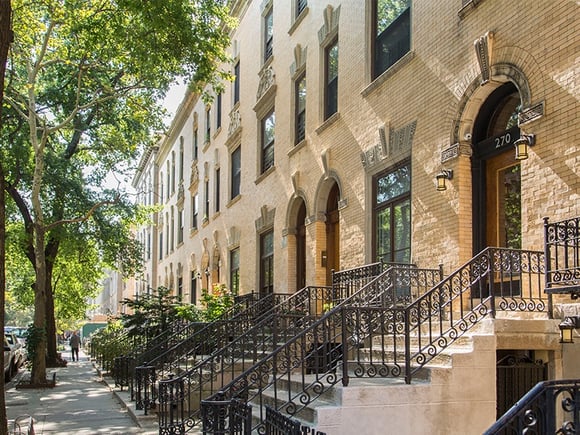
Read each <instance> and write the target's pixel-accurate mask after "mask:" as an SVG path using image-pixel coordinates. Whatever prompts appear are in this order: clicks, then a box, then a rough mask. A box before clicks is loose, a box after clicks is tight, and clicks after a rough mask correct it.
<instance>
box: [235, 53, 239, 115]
mask: <svg viewBox="0 0 580 435" xmlns="http://www.w3.org/2000/svg"><path fill="white" fill-rule="evenodd" d="M238 101H240V61H239V60H238V61H237V62H236V64H235V65H234V105H235V104H236V103H237V102H238Z"/></svg>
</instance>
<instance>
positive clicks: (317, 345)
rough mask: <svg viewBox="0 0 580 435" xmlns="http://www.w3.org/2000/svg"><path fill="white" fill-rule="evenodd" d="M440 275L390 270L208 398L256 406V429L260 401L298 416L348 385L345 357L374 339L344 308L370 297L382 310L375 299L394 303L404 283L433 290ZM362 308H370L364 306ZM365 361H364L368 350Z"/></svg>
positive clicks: (261, 413)
mask: <svg viewBox="0 0 580 435" xmlns="http://www.w3.org/2000/svg"><path fill="white" fill-rule="evenodd" d="M417 271H420V272H419V273H418V272H417ZM440 279H441V271H440V269H416V268H410V267H408V266H404V267H401V266H399V267H396V266H395V267H390V268H388V269H387V270H386V271H385V272H383V273H382V274H380V275H379V277H376V278H375V279H374V280H372V281H370V283H369V284H367V285H365V286H363V287H362V289H360V290H359V291H357V292H354V293H353V294H351V295H350V296H349V297H347V298H345V299H343V300H342V301H341V302H339V303H338V304H337V305H336V306H335V307H334V308H333V309H332V310H331V311H330V312H328V313H326V314H324V315H323V316H322V317H321V318H320V319H318V320H315V319H313V321H310V322H308V323H305V324H303V325H302V328H301V329H299V330H298V332H297V333H296V334H295V335H294V336H292V337H288V338H289V339H288V340H287V341H286V342H285V343H284V344H283V345H281V346H279V347H277V348H276V349H274V350H273V351H271V352H270V353H268V354H267V355H265V356H264V357H263V358H262V359H261V360H260V361H259V362H257V363H256V364H255V365H254V366H252V367H251V368H250V369H249V370H247V371H245V372H244V373H242V374H241V375H240V376H238V377H237V378H235V379H234V380H233V381H232V382H231V383H230V384H228V385H227V386H225V387H224V388H222V389H221V391H220V392H218V393H217V394H215V395H214V396H213V398H212V399H215V400H225V399H228V398H238V399H240V400H246V401H252V402H254V403H256V404H258V405H260V406H259V409H258V411H257V412H258V413H259V418H260V423H259V426H258V428H257V430H258V433H264V431H265V427H264V421H265V409H264V407H263V406H262V405H264V404H265V403H266V402H268V403H275V404H276V405H275V406H276V409H279V410H283V411H284V412H285V413H286V414H288V415H292V416H297V415H299V414H300V411H301V410H302V409H304V408H306V407H307V406H308V405H309V404H310V403H312V402H313V401H314V400H316V399H317V398H318V397H320V396H321V395H323V394H325V393H326V392H327V391H328V390H329V389H330V388H331V387H332V386H333V385H335V384H336V383H338V382H340V381H342V382H343V383H344V384H347V383H348V377H349V364H348V360H349V358H348V357H347V355H349V356H350V357H352V358H353V360H355V361H356V360H358V361H360V360H361V357H360V355H362V348H363V347H365V346H368V344H369V339H370V338H372V337H371V335H370V334H369V333H370V332H371V331H372V330H374V327H373V328H369V327H368V326H369V325H366V324H365V323H364V322H358V323H357V322H356V321H355V322H354V323H351V324H349V323H348V322H349V320H352V319H353V318H352V317H351V318H350V319H349V317H348V316H347V314H346V311H345V310H346V309H349V306H350V304H358V305H359V306H360V307H359V308H356V307H353V308H352V309H353V310H357V309H358V310H362V309H363V308H362V306H363V305H364V301H365V300H366V301H372V303H373V305H375V306H374V307H371V308H370V310H381V309H382V308H380V307H376V305H377V304H376V302H377V301H391V302H389V306H391V305H392V301H397V296H396V289H397V288H401V287H403V285H406V286H408V287H409V288H410V292H411V293H413V294H417V295H418V294H420V293H421V291H422V289H424V290H426V289H428V288H431V287H432V286H433V285H434V284H435V283H437V282H439V281H440ZM388 293H391V296H388V295H387V294H388ZM341 296H342V295H341ZM364 308H367V309H369V307H368V306H365V307H364ZM382 310H383V311H385V310H386V309H382ZM363 317H364V316H363ZM356 352H359V357H357V356H356V355H354V354H355V353H356ZM365 359H366V361H368V352H367V356H365ZM371 373H372V371H371V370H367V371H365V372H364V373H363V372H359V373H356V374H355V375H356V376H364V375H371ZM266 390H268V392H267V393H266ZM255 429H256V428H255Z"/></svg>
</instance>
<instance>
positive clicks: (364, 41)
mask: <svg viewBox="0 0 580 435" xmlns="http://www.w3.org/2000/svg"><path fill="white" fill-rule="evenodd" d="M242 3H244V2H242ZM549 3H550V7H549V8H546V1H545V0H516V1H510V2H507V1H503V2H499V1H492V0H485V1H483V2H480V4H479V6H478V7H476V8H474V9H473V10H472V11H471V12H469V13H468V14H466V15H465V16H464V17H463V18H460V17H459V16H458V11H459V9H460V7H461V1H459V0H445V1H437V2H430V1H414V2H413V6H412V51H413V54H414V55H413V58H412V59H411V60H409V61H408V62H407V63H406V64H404V65H403V66H402V67H401V68H400V69H398V70H397V71H396V72H394V73H392V74H391V73H387V76H388V77H386V78H379V79H378V80H376V82H375V83H372V84H371V80H370V66H369V62H370V58H371V53H370V52H371V49H370V36H369V32H370V30H369V29H370V22H369V17H370V13H369V7H370V6H369V5H370V2H369V1H368V0H367V1H364V2H363V1H343V2H340V1H337V0H334V1H324V2H321V1H309V4H308V12H307V14H306V16H305V17H304V19H303V20H302V21H301V22H300V24H298V25H297V26H296V27H295V28H293V30H292V31H291V32H290V29H291V26H292V13H291V10H290V8H291V5H292V2H289V1H275V2H274V56H273V60H272V62H271V64H270V65H271V67H272V68H273V70H274V72H275V83H276V90H275V99H274V107H275V111H276V142H275V169H274V170H273V171H272V172H271V173H269V174H268V175H267V176H262V177H260V176H259V173H258V172H259V159H260V154H259V151H260V119H259V117H258V116H257V113H256V110H255V109H257V110H258V111H263V110H266V109H265V107H262V106H256V103H257V100H256V93H257V90H258V86H259V72H260V70H261V68H262V47H261V41H262V36H261V32H262V29H261V11H260V4H261V2H257V1H253V2H247V10H246V11H245V14H244V15H243V16H242V17H241V20H240V25H239V27H238V28H237V29H236V30H235V31H234V32H233V33H232V39H233V40H235V41H236V42H237V46H238V47H239V58H240V65H241V78H240V83H241V86H240V90H241V98H240V105H239V111H240V115H241V120H242V131H241V135H240V139H239V140H237V141H233V142H234V143H230V142H227V139H228V137H227V136H228V124H229V118H228V114H229V112H230V110H231V102H232V86H231V85H229V84H228V85H226V92H225V94H224V97H223V114H224V115H223V120H222V129H221V131H219V132H215V133H214V135H213V137H212V140H211V143H210V145H209V147H208V148H207V149H205V150H204V151H203V152H202V153H200V158H199V161H198V162H197V167H198V168H199V173H200V178H201V181H200V185H199V193H200V195H201V196H200V200H201V201H200V208H201V211H200V218H201V216H202V214H203V208H202V207H201V205H202V203H203V182H202V181H203V168H204V164H205V163H206V162H207V163H208V164H209V166H210V168H211V170H210V171H209V177H210V180H211V181H210V198H212V204H211V207H210V208H211V209H212V210H213V197H214V194H213V189H214V186H215V183H214V180H213V179H212V177H213V176H214V173H215V171H214V167H215V164H216V162H215V156H216V153H215V150H218V154H219V165H220V167H221V176H222V180H221V186H222V201H221V202H222V210H221V212H220V213H219V215H215V216H214V215H211V214H210V216H209V222H208V224H207V226H200V228H199V230H198V231H197V232H194V233H192V234H191V236H190V237H187V236H186V237H185V243H184V244H183V245H182V246H180V247H177V248H176V249H175V251H174V252H173V253H172V254H171V255H170V256H167V257H165V258H164V259H163V260H162V262H161V263H160V264H159V268H158V270H159V278H160V282H163V279H162V278H163V274H164V273H165V272H163V271H164V270H170V269H172V270H174V271H175V270H176V267H177V263H179V262H181V263H182V264H183V265H184V266H185V268H184V270H185V272H184V276H186V277H187V276H189V269H194V270H196V269H199V267H200V262H201V258H202V255H203V246H204V245H203V240H204V239H207V241H208V249H209V252H210V255H211V253H212V251H213V247H214V243H215V242H217V243H218V244H219V249H220V258H221V266H220V268H221V269H220V271H221V274H220V281H222V282H227V280H228V276H229V274H228V272H227V271H228V270H229V265H228V261H229V255H228V245H230V244H231V241H230V240H229V239H228V238H229V234H230V232H231V230H232V228H234V227H235V228H237V229H238V230H239V232H240V234H241V237H240V241H239V246H240V254H241V255H240V259H241V260H240V270H241V289H242V291H243V292H250V291H252V290H257V289H258V286H259V271H258V264H259V244H258V242H259V234H258V233H257V231H256V220H257V219H259V218H260V216H261V209H262V207H264V206H265V207H266V208H267V209H268V210H274V209H275V218H274V236H275V247H274V249H275V272H274V273H275V289H276V291H277V292H285V291H288V290H292V291H294V290H295V284H294V282H295V277H294V276H293V271H294V270H295V243H294V241H293V236H292V235H290V236H287V235H286V233H285V230H287V229H289V228H292V226H294V225H295V224H296V223H295V222H292V221H291V218H290V217H291V216H292V213H289V209H290V207H291V204H292V200H293V198H295V197H294V196H293V195H295V193H296V192H294V186H293V184H292V175H293V174H297V177H296V180H297V186H296V187H297V189H299V190H300V191H301V193H302V194H303V195H304V198H305V203H306V208H307V213H306V214H307V216H308V217H309V218H313V220H312V222H313V223H311V224H310V225H308V227H307V240H306V243H307V251H308V255H307V283H311V284H314V283H317V284H321V283H323V282H324V280H325V278H324V277H325V273H324V270H323V269H322V268H321V266H320V255H321V251H323V250H324V247H325V246H326V240H325V233H324V231H323V230H324V224H323V218H322V216H323V214H324V211H325V207H326V197H325V195H326V194H327V192H328V190H329V188H327V187H324V186H328V184H329V183H331V181H329V180H332V179H333V178H336V179H337V181H338V184H339V186H340V189H341V200H344V204H345V206H344V208H342V209H341V210H340V234H341V240H340V266H341V268H350V267H354V266H357V265H361V264H363V263H366V262H371V261H372V260H373V258H372V252H371V242H372V237H373V228H371V216H372V207H373V205H372V204H373V203H372V176H373V175H376V174H377V173H379V172H381V171H383V170H386V169H388V168H389V167H390V166H391V165H392V164H393V163H396V161H395V160H394V159H387V160H385V161H384V162H382V163H379V164H378V165H375V166H373V168H372V169H371V170H369V171H365V169H364V168H363V166H362V164H361V158H360V154H361V152H364V151H366V150H368V149H370V148H372V147H373V146H375V145H376V144H378V143H379V134H378V129H379V128H380V127H382V126H385V125H386V126H387V129H388V128H392V129H395V130H397V129H400V128H402V127H403V126H405V125H407V124H409V123H411V122H413V121H416V122H417V124H416V131H415V134H414V138H413V142H412V148H411V152H410V154H411V155H410V159H411V165H412V193H411V195H412V196H411V199H412V231H413V233H412V260H413V261H414V262H416V263H418V264H419V265H420V266H422V267H436V266H437V265H438V264H439V263H442V264H444V270H445V272H446V273H449V272H450V271H451V270H452V269H454V268H455V267H457V266H458V265H459V264H461V263H463V262H464V261H466V260H467V259H469V258H470V257H471V256H472V199H471V196H472V195H471V190H472V186H471V184H472V181H471V165H470V159H469V157H468V156H462V157H459V158H456V159H453V160H451V161H449V162H446V163H444V164H442V163H441V151H442V150H444V149H446V148H448V147H449V146H450V145H452V144H453V143H454V140H455V137H454V130H453V128H454V125H455V124H458V125H459V126H460V130H459V134H460V135H462V134H463V133H464V132H466V131H467V130H462V129H468V128H469V126H470V125H472V124H473V122H474V118H475V116H476V115H477V112H478V109H479V107H480V105H481V104H482V102H483V100H484V99H485V97H486V96H487V95H489V93H490V92H491V89H492V88H493V87H494V86H496V85H497V83H496V82H497V81H498V80H499V81H505V80H506V78H505V77H495V78H494V79H493V80H492V83H489V84H486V85H484V86H479V85H477V86H475V88H472V87H471V86H472V84H473V83H474V82H475V81H476V80H477V79H478V76H479V73H480V70H479V66H478V63H477V58H476V54H475V50H474V46H473V43H474V41H475V40H476V39H477V38H479V37H481V36H482V35H484V34H485V33H486V32H487V31H493V32H494V46H493V52H492V53H493V54H492V64H498V63H505V64H510V65H514V66H515V67H516V68H518V69H519V70H521V71H522V72H523V74H524V75H525V77H526V79H527V80H528V84H529V89H530V92H531V102H532V103H537V102H540V101H544V102H545V113H544V116H543V117H542V118H540V119H538V120H535V121H533V122H530V123H529V124H526V125H524V126H522V130H523V131H525V132H526V133H534V134H535V135H536V138H537V144H536V145H535V146H534V147H533V148H532V149H531V152H530V158H529V159H528V160H526V161H523V162H522V164H521V168H522V226H523V228H522V230H523V244H524V247H526V248H533V249H541V248H542V238H543V235H542V217H544V216H550V217H551V218H553V219H554V220H560V219H564V218H567V217H571V216H575V215H578V214H580V193H579V192H580V175H579V168H580V151H579V146H578V140H579V138H580V130H579V127H578V122H577V117H578V99H579V95H580V94H579V90H578V87H577V86H576V80H577V79H576V77H577V76H578V66H577V61H576V59H577V54H578V47H579V42H578V41H579V37H578V35H579V34H580V32H579V30H580V29H579V27H580V19H579V18H580V16H579V11H578V9H579V7H578V5H577V4H575V2H570V1H567V0H553V1H550V2H549ZM327 5H331V6H333V7H335V8H336V7H338V6H339V5H340V8H341V12H340V21H339V30H338V38H339V97H338V107H339V115H338V118H337V119H336V120H335V121H334V122H332V123H327V124H324V123H323V122H322V103H321V101H322V97H323V91H322V89H321V87H322V85H323V83H324V82H323V47H321V46H320V44H319V40H318V35H317V32H318V30H319V29H320V28H321V27H322V26H323V25H324V17H323V13H324V9H325V8H326V7H327ZM297 44H300V45H301V47H302V48H304V47H306V48H307V60H306V82H307V118H306V141H305V143H304V144H303V145H301V146H300V147H299V148H296V149H294V139H293V137H294V124H293V119H294V103H293V92H294V90H293V82H292V77H291V73H290V66H291V65H292V63H293V62H294V49H295V47H296V46H297ZM494 83H495V84H494ZM472 89H475V91H472ZM184 101H185V100H184ZM185 102H186V103H187V104H184V105H183V106H182V113H181V115H179V116H181V117H182V119H181V120H180V121H177V122H175V124H174V127H173V131H172V132H171V133H170V135H169V137H168V140H167V141H166V142H165V145H164V147H165V149H164V150H161V151H160V153H159V156H158V164H159V167H160V168H165V161H166V160H164V159H166V158H167V156H170V155H171V150H175V149H177V148H175V147H178V144H179V137H180V136H183V137H184V138H185V144H186V147H185V150H186V159H185V160H186V163H185V168H186V174H185V179H186V185H185V192H186V194H185V203H184V209H185V211H186V217H185V221H186V228H188V227H189V222H190V221H191V217H190V210H191V204H190V200H191V194H190V192H189V190H188V187H189V182H188V180H189V177H190V170H191V150H190V147H189V146H187V145H188V144H190V143H191V140H192V139H191V137H192V134H193V113H195V112H197V113H198V117H199V130H200V134H201V132H202V131H203V126H204V123H205V121H204V116H205V107H204V103H203V102H201V101H199V100H196V99H195V98H191V99H190V100H187V101H185ZM212 112H213V113H214V114H215V112H216V110H213V111H212ZM213 128H214V130H215V121H214V123H213ZM460 139H462V140H463V137H460ZM202 142H203V141H202V140H201V138H200V145H201V144H202ZM238 143H240V144H241V146H242V187H241V192H242V193H241V197H240V198H239V199H238V200H237V201H235V202H233V203H230V204H228V199H229V198H228V197H227V195H228V194H229V193H228V192H229V184H230V178H229V174H230V169H229V168H230V162H229V154H230V151H232V150H233V149H234V148H235V146H237V144H238ZM467 145H469V143H468V144H467ZM324 155H326V158H325V157H324ZM404 157H405V155H404V153H403V154H402V155H401V156H400V158H401V159H402V158H404ZM399 160H400V159H399ZM325 162H327V166H326V167H325ZM442 168H446V169H453V170H454V174H455V176H454V179H453V180H451V181H450V182H449V189H448V190H447V191H445V192H437V191H436V190H435V175H436V174H437V173H438V172H439V171H440V170H441V169H442ZM172 204H174V205H175V204H176V199H173V198H171V199H170V201H169V202H167V204H166V205H165V207H166V208H167V207H170V206H171V205H172ZM226 204H227V205H226ZM163 213H165V210H164V211H163ZM290 233H291V231H290ZM186 234H189V232H188V231H186ZM164 237H166V236H164ZM192 258H193V259H194V261H193V264H191V259H192ZM170 265H172V266H170ZM185 282H186V286H185V288H186V291H188V287H189V282H188V280H185Z"/></svg>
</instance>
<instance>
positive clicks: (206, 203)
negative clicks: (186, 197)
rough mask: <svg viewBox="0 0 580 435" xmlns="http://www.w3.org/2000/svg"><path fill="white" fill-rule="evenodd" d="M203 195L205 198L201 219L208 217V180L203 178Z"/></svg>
mask: <svg viewBox="0 0 580 435" xmlns="http://www.w3.org/2000/svg"><path fill="white" fill-rule="evenodd" d="M203 197H204V198H205V206H204V208H203V220H206V219H208V218H209V180H205V183H204V184H203Z"/></svg>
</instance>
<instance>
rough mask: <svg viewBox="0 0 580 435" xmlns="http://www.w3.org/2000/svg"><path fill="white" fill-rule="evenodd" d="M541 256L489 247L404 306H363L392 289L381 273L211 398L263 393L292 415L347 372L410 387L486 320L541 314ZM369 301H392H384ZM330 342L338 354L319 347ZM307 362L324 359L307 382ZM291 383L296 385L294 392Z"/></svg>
mask: <svg viewBox="0 0 580 435" xmlns="http://www.w3.org/2000/svg"><path fill="white" fill-rule="evenodd" d="M542 256H543V253H542V252H537V251H523V250H512V249H501V248H487V249H485V250H484V251H482V253H480V254H479V255H477V256H475V257H474V258H473V259H472V260H470V261H469V262H467V263H466V265H464V266H462V267H460V268H459V269H458V270H457V271H455V272H454V273H453V274H451V275H450V276H449V277H447V278H445V279H443V280H441V282H439V283H438V284H436V285H434V286H433V287H432V288H431V289H430V290H429V291H427V292H426V293H425V294H423V295H419V296H418V297H417V298H416V299H415V300H414V301H412V302H411V303H410V304H409V305H405V303H404V302H403V303H402V304H401V303H390V304H386V305H382V304H381V305H379V306H365V305H364V303H363V301H364V300H366V299H368V298H367V297H365V296H364V295H368V294H375V295H377V294H380V293H381V292H380V291H378V290H381V291H383V292H385V293H389V291H390V292H392V291H393V290H392V289H394V288H395V287H394V286H393V280H392V276H390V275H389V273H383V274H381V275H379V276H378V277H377V278H376V279H375V280H373V281H371V282H370V283H369V284H367V285H366V286H365V287H363V289H362V290H361V291H360V292H359V293H358V294H356V295H353V296H352V297H351V298H347V299H346V300H344V301H343V302H342V303H341V304H339V305H337V306H336V307H335V309H333V310H332V311H330V312H329V313H327V314H326V315H324V316H323V317H322V318H320V319H318V320H317V321H315V322H314V323H312V324H310V325H309V326H308V327H307V328H306V329H303V330H302V331H300V332H299V333H298V334H297V335H296V336H294V337H293V338H292V339H291V340H289V341H288V342H286V343H285V344H284V345H282V346H280V347H279V348H277V349H276V350H274V351H273V352H271V353H270V354H269V355H267V356H266V357H264V358H263V359H262V360H261V361H259V362H258V363H257V364H256V365H255V366H253V367H252V368H250V369H249V370H248V371H246V372H244V373H243V374H241V375H239V376H238V377H237V378H235V379H234V380H233V381H232V382H231V383H230V384H228V385H226V386H225V387H224V388H223V389H222V390H221V391H220V393H219V394H216V395H214V396H212V397H215V398H218V397H222V398H223V397H239V398H241V399H244V400H247V401H257V402H258V403H264V400H265V399H264V397H262V396H263V394H264V391H266V390H267V389H270V390H272V391H273V392H271V393H270V394H274V395H275V396H276V397H275V400H274V402H275V403H276V404H277V405H276V406H277V408H278V409H282V408H283V409H284V410H285V412H286V413H288V414H290V415H296V413H298V412H299V411H300V410H301V409H303V408H305V407H306V406H307V405H308V404H309V403H311V402H312V401H313V400H315V399H316V398H317V397H319V396H321V395H323V394H324V393H325V392H326V391H328V389H329V388H330V387H331V386H332V385H335V384H336V383H337V382H339V381H340V380H342V383H343V385H348V383H349V378H350V377H351V373H352V376H355V377H376V376H380V377H400V376H404V378H405V381H406V382H407V383H410V382H411V380H412V377H413V376H414V375H416V373H417V372H418V371H419V370H420V369H421V368H422V367H424V366H425V365H426V364H427V363H428V362H430V361H431V360H432V359H433V358H435V357H436V356H437V355H439V354H440V353H441V352H442V351H443V350H444V349H446V348H447V347H448V346H450V345H451V344H452V343H453V342H455V341H456V340H457V339H458V338H459V337H460V336H461V335H463V334H464V333H465V332H467V330H469V329H470V328H471V327H473V326H474V325H475V324H476V323H477V322H478V321H479V320H481V319H482V318H483V317H485V316H486V315H488V314H492V315H493V316H495V312H496V310H498V309H500V310H512V311H514V310H516V311H517V310H521V311H544V310H545V308H546V304H545V300H544V299H543V297H542V291H541V285H540V284H541V275H542V273H543V261H542V260H543V258H542ZM391 270H393V269H391ZM410 270H411V269H407V275H409V271H410ZM403 271H404V269H399V270H397V272H398V273H403ZM438 272H439V271H438ZM389 280H390V281H389ZM389 289H390V290H389ZM375 299H384V300H390V301H393V300H395V302H396V298H393V297H391V298H385V297H384V295H381V297H380V298H375ZM496 299H497V300H496ZM357 301H358V304H357V303H356V302H357ZM308 336H310V338H307V337H308ZM312 337H314V338H312ZM317 337H319V338H321V341H322V344H321V345H317V346H315V347H314V348H311V349H308V350H306V346H305V343H313V342H314V343H316V340H317ZM333 342H334V344H335V345H336V346H337V347H335V348H332V347H327V345H326V344H325V343H333ZM377 342H378V346H379V349H378V351H375V349H374V347H375V346H377ZM333 351H334V353H335V355H333ZM363 351H364V352H363ZM325 352H326V353H327V355H326V357H324V354H325ZM337 354H339V355H340V356H337ZM313 355H314V356H315V357H316V356H322V361H323V363H324V364H323V365H325V366H324V367H323V370H322V373H318V372H316V373H315V374H314V376H310V377H308V376H305V375H304V371H302V373H300V370H299V368H300V367H304V366H308V361H307V359H308V358H312V356H313ZM296 371H298V381H296V373H293V372H296ZM282 382H284V383H285V385H284V386H285V388H281V386H282V385H281V383H282ZM292 382H295V383H297V384H298V385H297V386H296V387H295V392H294V393H292V391H291V390H292ZM276 383H279V384H278V385H276ZM282 395H284V397H280V396H282ZM209 400H211V398H210V399H209ZM260 408H261V407H260ZM260 418H261V421H263V416H262V415H261V416H260Z"/></svg>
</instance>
